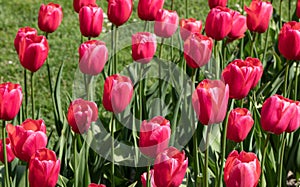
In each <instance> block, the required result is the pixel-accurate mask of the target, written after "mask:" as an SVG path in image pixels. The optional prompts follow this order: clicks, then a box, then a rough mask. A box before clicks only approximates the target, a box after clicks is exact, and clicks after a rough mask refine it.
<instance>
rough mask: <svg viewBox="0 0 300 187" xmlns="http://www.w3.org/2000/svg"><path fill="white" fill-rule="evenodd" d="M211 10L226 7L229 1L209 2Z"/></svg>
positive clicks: (212, 0)
mask: <svg viewBox="0 0 300 187" xmlns="http://www.w3.org/2000/svg"><path fill="white" fill-rule="evenodd" d="M208 5H209V8H210V9H212V8H215V7H217V6H221V7H226V5H227V0H208Z"/></svg>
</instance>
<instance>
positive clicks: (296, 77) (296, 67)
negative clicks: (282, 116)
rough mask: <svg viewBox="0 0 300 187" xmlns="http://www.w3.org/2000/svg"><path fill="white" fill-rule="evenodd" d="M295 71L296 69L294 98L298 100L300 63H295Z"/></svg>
mask: <svg viewBox="0 0 300 187" xmlns="http://www.w3.org/2000/svg"><path fill="white" fill-rule="evenodd" d="M295 71H296V73H295V90H294V91H295V94H294V100H295V101H297V96H298V95H297V94H298V86H299V85H298V73H299V68H298V64H297V63H296V65H295Z"/></svg>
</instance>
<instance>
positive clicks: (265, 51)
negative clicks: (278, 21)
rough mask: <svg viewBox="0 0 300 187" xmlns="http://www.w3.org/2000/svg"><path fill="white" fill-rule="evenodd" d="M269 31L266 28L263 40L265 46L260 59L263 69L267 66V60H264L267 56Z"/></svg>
mask: <svg viewBox="0 0 300 187" xmlns="http://www.w3.org/2000/svg"><path fill="white" fill-rule="evenodd" d="M269 30H270V27H268V29H267V33H266V39H265V46H264V53H263V58H262V61H263V67H264V68H265V67H266V64H267V60H266V59H265V58H266V54H267V47H268V39H269Z"/></svg>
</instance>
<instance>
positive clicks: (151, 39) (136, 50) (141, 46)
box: [131, 32, 156, 64]
mask: <svg viewBox="0 0 300 187" xmlns="http://www.w3.org/2000/svg"><path fill="white" fill-rule="evenodd" d="M131 39H132V47H131V50H132V58H133V60H134V61H137V62H140V63H142V64H146V63H149V62H150V61H151V60H152V58H153V56H154V54H155V52H156V36H155V34H152V33H150V32H138V33H136V34H133V35H132V37H131Z"/></svg>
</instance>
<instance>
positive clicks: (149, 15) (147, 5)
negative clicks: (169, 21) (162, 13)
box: [137, 0, 164, 21]
mask: <svg viewBox="0 0 300 187" xmlns="http://www.w3.org/2000/svg"><path fill="white" fill-rule="evenodd" d="M163 5H164V0H139V4H138V9H137V11H138V16H139V18H140V19H141V20H145V21H154V20H155V18H156V15H157V12H158V11H159V10H160V9H162V8H163Z"/></svg>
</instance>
